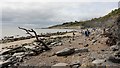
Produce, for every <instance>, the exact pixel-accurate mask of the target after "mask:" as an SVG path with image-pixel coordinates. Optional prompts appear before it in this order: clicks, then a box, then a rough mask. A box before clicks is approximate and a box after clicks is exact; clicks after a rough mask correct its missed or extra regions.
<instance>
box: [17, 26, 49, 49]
mask: <svg viewBox="0 0 120 68" xmlns="http://www.w3.org/2000/svg"><path fill="white" fill-rule="evenodd" d="M18 28H19V29H22V30H25V31H26V32H27V34H29V35H31V36H33V35H32V34H31V33H30V32H33V33H34V34H35V38H36V40H37V41H36V42H40V43H42V45H43V46H44V47H45V50H50V48H49V47H48V46H47V45H46V44H45V43H44V42H43V41H42V40H40V39H39V38H38V35H37V33H36V32H35V31H34V30H33V29H31V30H28V29H25V28H21V27H18Z"/></svg>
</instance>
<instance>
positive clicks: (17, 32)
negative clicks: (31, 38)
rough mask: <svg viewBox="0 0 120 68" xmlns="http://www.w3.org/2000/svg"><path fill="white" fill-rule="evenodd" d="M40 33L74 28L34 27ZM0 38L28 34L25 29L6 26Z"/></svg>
mask: <svg viewBox="0 0 120 68" xmlns="http://www.w3.org/2000/svg"><path fill="white" fill-rule="evenodd" d="M34 30H35V31H36V32H37V33H38V34H41V33H55V32H58V31H59V32H66V31H72V29H34ZM1 34H2V35H1V36H0V38H3V37H5V36H17V35H20V36H27V34H26V32H25V31H24V30H21V29H18V28H17V27H16V28H12V27H11V28H5V29H2V32H1Z"/></svg>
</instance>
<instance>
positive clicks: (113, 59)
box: [108, 56, 120, 63]
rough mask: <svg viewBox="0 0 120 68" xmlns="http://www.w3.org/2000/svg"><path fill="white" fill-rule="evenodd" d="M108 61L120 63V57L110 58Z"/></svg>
mask: <svg viewBox="0 0 120 68" xmlns="http://www.w3.org/2000/svg"><path fill="white" fill-rule="evenodd" d="M108 60H109V61H111V62H113V63H120V57H115V56H110V57H109V58H108Z"/></svg>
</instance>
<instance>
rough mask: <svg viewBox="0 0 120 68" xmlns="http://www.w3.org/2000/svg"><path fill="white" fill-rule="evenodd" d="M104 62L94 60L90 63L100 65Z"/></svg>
mask: <svg viewBox="0 0 120 68" xmlns="http://www.w3.org/2000/svg"><path fill="white" fill-rule="evenodd" d="M104 62H105V60H104V59H96V60H94V61H93V62H92V63H93V64H102V63H104Z"/></svg>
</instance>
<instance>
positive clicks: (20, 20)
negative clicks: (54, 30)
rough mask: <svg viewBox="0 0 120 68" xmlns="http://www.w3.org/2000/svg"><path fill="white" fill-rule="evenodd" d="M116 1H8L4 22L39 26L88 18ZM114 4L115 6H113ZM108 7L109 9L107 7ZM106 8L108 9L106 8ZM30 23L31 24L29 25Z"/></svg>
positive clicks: (3, 15)
mask: <svg viewBox="0 0 120 68" xmlns="http://www.w3.org/2000/svg"><path fill="white" fill-rule="evenodd" d="M115 4H116V3H99V2H98V3H90V2H88V3H82V2H81V3H64V2H63V3H59V2H50V3H49V2H48V3H37V2H32V3H23V2H16V3H15V2H14V3H13V2H9V3H6V4H5V5H6V6H4V7H3V10H2V21H3V23H6V24H7V23H9V24H14V25H15V24H16V25H19V24H21V25H25V26H29V25H31V24H36V25H37V26H38V25H39V26H45V25H47V26H48V25H53V24H58V23H64V22H66V21H75V20H86V19H90V18H93V17H99V16H101V15H102V14H106V13H107V12H108V11H110V10H111V9H114V8H116V5H115ZM101 5H102V6H104V7H102V6H101ZM111 5H113V6H111ZM106 8H107V9H106ZM105 9H106V10H105ZM28 24H29V25H28Z"/></svg>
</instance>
